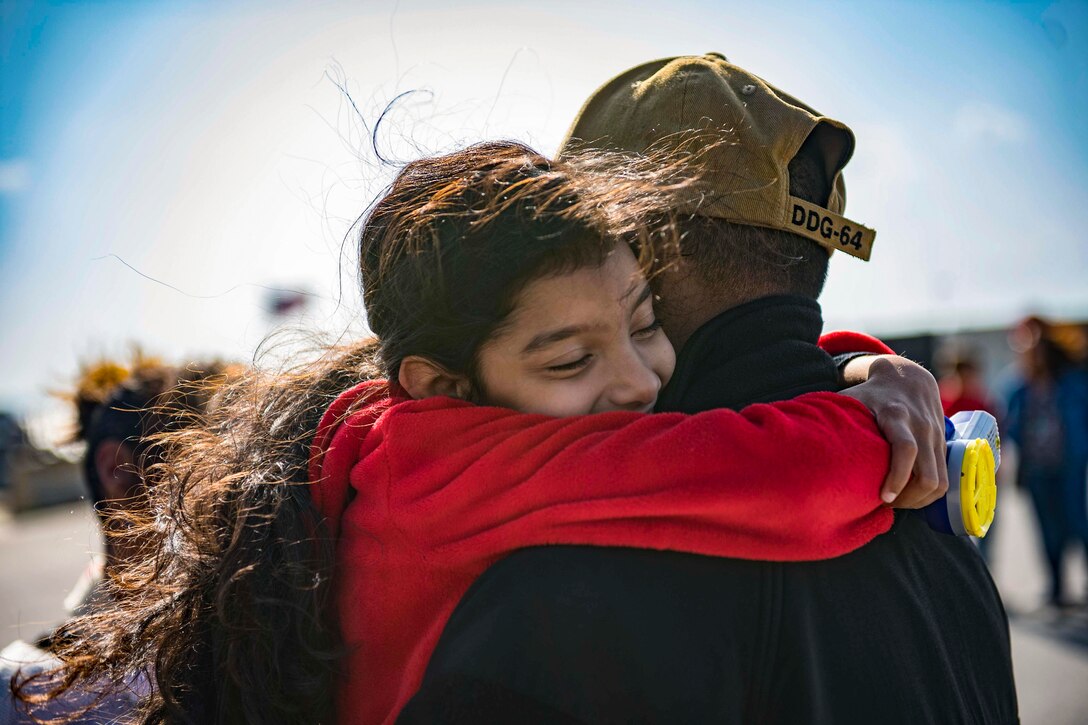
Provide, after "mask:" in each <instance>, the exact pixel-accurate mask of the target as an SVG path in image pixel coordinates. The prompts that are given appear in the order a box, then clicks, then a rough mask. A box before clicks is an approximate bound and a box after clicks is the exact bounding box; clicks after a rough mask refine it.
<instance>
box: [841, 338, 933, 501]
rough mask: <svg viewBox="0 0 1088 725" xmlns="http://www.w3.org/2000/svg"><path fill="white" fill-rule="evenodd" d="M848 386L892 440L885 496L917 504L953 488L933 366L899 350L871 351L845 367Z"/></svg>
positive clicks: (882, 495)
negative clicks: (872, 353)
mask: <svg viewBox="0 0 1088 725" xmlns="http://www.w3.org/2000/svg"><path fill="white" fill-rule="evenodd" d="M843 377H844V379H845V380H846V382H847V384H850V383H852V382H853V383H857V384H856V385H854V386H853V387H851V388H847V389H845V390H843V391H841V392H842V394H843V395H846V396H849V397H851V398H854V399H856V400H858V401H860V402H861V403H862V404H863V405H865V407H866V408H868V409H869V410H871V411H873V415H874V416H875V417H876V423H877V426H878V427H879V428H880V432H881V433H882V434H883V435H884V437H885V438H886V439H887V440H888V443H890V444H891V447H892V454H891V462H890V464H889V466H888V476H887V478H885V479H884V484H883V486H882V487H881V493H880V497H881V498H882V499H884V501H885V502H886V503H888V504H890V505H892V506H893V507H895V508H907V509H917V508H922V507H923V506H925V505H927V504H929V503H931V502H933V501H936V500H937V499H938V498H940V497H941V496H943V495H944V494H945V492H946V491H948V468H947V466H946V465H945V440H944V412H943V411H942V409H941V396H940V393H939V392H938V390H937V381H936V380H935V379H934V378H933V375H931V374H930V372H929V371H928V370H926V369H925V368H924V367H922V366H921V365H919V364H918V363H915V362H912V361H910V360H908V359H906V358H904V357H900V356H898V355H868V356H865V357H859V358H855V359H853V360H851V361H850V362H849V363H847V365H846V368H845V370H844V371H843Z"/></svg>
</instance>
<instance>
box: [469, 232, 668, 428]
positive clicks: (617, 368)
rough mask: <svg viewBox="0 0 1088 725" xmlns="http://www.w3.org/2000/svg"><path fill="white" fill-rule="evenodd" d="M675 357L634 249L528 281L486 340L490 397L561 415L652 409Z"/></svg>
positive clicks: (483, 365)
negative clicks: (597, 264) (500, 324)
mask: <svg viewBox="0 0 1088 725" xmlns="http://www.w3.org/2000/svg"><path fill="white" fill-rule="evenodd" d="M675 364H676V355H675V353H674V352H673V348H672V344H671V343H670V342H669V341H668V338H666V337H665V334H664V333H663V332H662V331H661V324H660V323H659V322H658V321H657V319H656V317H655V316H654V308H653V299H652V296H651V293H650V287H649V284H648V283H647V282H646V278H645V277H644V276H643V275H642V273H641V272H640V271H639V267H638V264H637V263H636V261H635V256H634V255H633V254H632V253H631V250H630V249H628V248H627V246H626V245H622V244H620V245H617V246H616V248H615V250H613V252H612V254H611V255H609V257H608V259H607V260H605V263H604V264H602V265H601V266H600V267H587V268H583V269H579V270H577V271H575V272H572V273H569V274H564V275H559V276H554V277H546V278H543V279H538V280H535V281H533V282H530V283H529V284H528V285H527V286H526V287H525V289H523V290H522V292H521V294H520V295H519V296H518V299H517V304H516V306H515V307H514V311H513V312H512V313H511V314H510V317H509V318H508V319H507V321H506V324H505V325H504V326H503V327H502V328H501V329H500V330H499V332H498V333H497V334H496V335H495V336H494V337H492V339H490V340H488V341H487V342H486V343H485V344H484V345H483V347H482V348H481V349H480V353H479V359H478V372H479V375H478V378H479V382H480V385H481V387H482V388H483V390H482V391H481V392H482V393H483V396H482V397H483V398H484V400H485V401H486V402H487V403H489V404H491V405H500V406H504V407H508V408H514V409H516V410H519V411H522V412H526V413H541V414H544V415H551V416H557V417H563V416H569V415H583V414H586V413H602V412H605V411H610V410H634V411H639V412H649V411H651V410H652V409H653V407H654V403H656V402H657V394H658V391H660V390H661V388H662V386H664V385H665V383H667V382H668V381H669V377H670V376H671V375H672V371H673V368H674V367H675Z"/></svg>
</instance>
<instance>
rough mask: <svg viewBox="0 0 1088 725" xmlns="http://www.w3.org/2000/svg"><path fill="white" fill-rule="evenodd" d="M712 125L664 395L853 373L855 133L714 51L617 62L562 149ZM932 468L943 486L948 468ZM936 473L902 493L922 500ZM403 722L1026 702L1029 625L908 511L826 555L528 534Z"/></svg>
mask: <svg viewBox="0 0 1088 725" xmlns="http://www.w3.org/2000/svg"><path fill="white" fill-rule="evenodd" d="M692 134H694V135H692ZM692 138H694V139H695V142H694V144H695V146H694V147H695V148H696V153H695V154H694V156H693V158H694V159H696V160H697V161H698V163H699V164H700V165H701V166H702V167H703V173H704V175H705V177H706V180H707V187H708V189H709V193H708V194H707V195H706V197H705V199H704V200H703V201H702V202H701V203H700V204H699V205H698V206H697V207H694V208H691V209H684V210H682V211H693V212H694V216H693V217H692V218H691V219H690V220H688V221H686V222H684V224H685V226H686V229H685V231H686V235H685V241H684V248H683V249H682V254H683V258H684V264H683V265H682V266H681V267H679V268H677V269H674V270H671V271H669V272H668V273H667V275H666V276H665V277H664V278H663V279H662V284H661V290H660V291H661V296H662V309H663V317H664V319H665V320H666V329H667V331H668V333H669V336H670V338H671V339H672V340H673V342H674V343H675V344H676V346H677V347H678V348H679V349H680V354H679V357H678V360H677V367H676V373H675V375H674V377H673V380H672V382H671V383H670V385H669V388H668V389H667V390H666V391H665V392H664V394H663V395H662V397H661V399H660V401H659V409H661V410H678V411H684V412H689V413H693V412H697V411H700V410H706V409H709V408H716V407H730V408H739V407H742V406H744V405H746V404H749V403H753V402H765V401H773V400H781V399H785V398H790V397H794V396H796V395H799V394H801V393H805V392H810V391H814V390H834V389H837V388H838V387H839V384H840V381H839V379H838V375H837V372H836V364H835V361H834V360H833V359H832V358H831V357H830V356H828V355H827V354H826V353H824V352H822V351H821V350H820V349H819V348H818V347H817V346H816V341H817V338H818V336H819V334H820V328H821V326H822V321H821V318H820V308H819V305H818V304H817V303H816V301H815V300H816V298H817V297H818V295H819V294H820V291H821V289H822V287H823V283H824V276H825V275H826V271H827V263H828V255H829V251H828V250H829V249H838V250H844V251H846V252H849V253H851V254H853V255H855V256H860V257H862V258H868V254H869V251H870V248H871V245H872V241H873V233H872V232H871V230H868V229H866V228H865V227H863V226H861V225H859V224H856V223H855V222H851V221H850V220H848V219H846V218H844V217H842V216H841V212H842V209H843V206H844V203H845V187H844V185H843V182H842V177H841V173H840V172H841V170H842V167H843V166H844V165H845V164H846V162H847V161H848V160H849V158H850V155H851V154H852V152H853V145H854V140H853V135H852V134H851V132H850V131H849V129H848V128H846V126H844V125H843V124H841V123H839V122H837V121H833V120H831V119H828V118H826V117H823V116H821V115H820V114H818V113H817V112H815V111H813V110H812V109H811V108H809V107H808V106H806V105H804V104H803V103H801V102H800V101H798V100H797V99H795V98H792V97H791V96H789V95H787V94H785V93H782V92H781V91H779V90H778V89H776V88H774V87H772V86H770V85H768V84H767V83H766V82H764V81H763V80H762V79H760V78H758V77H756V76H754V75H752V74H750V73H748V72H747V71H745V70H743V69H741V68H738V67H737V66H735V65H732V64H730V63H729V62H728V61H727V60H726V59H725V58H724V57H723V56H721V55H718V54H713V53H712V54H707V55H705V56H701V57H684V58H675V59H666V60H661V61H655V62H652V63H648V64H645V65H642V66H639V67H637V68H634V69H632V70H630V71H627V72H626V73H623V74H621V75H620V76H618V77H617V78H615V79H613V80H612V81H610V82H609V83H607V84H606V85H605V86H603V87H602V88H601V89H600V90H599V91H597V93H595V94H594V95H593V97H591V98H590V99H589V101H587V103H586V105H585V106H584V107H583V109H582V111H581V113H580V114H579V117H578V119H577V120H576V121H575V123H574V125H573V127H572V129H571V132H570V137H569V138H568V140H567V142H566V143H565V144H564V149H563V151H564V152H567V151H568V150H570V149H572V148H575V147H584V146H590V147H609V148H617V149H621V150H625V151H629V152H635V153H644V152H646V151H648V150H651V149H654V148H660V147H662V146H663V145H669V144H675V143H678V142H681V143H684V144H685V145H686V148H688V149H689V150H691V148H693V146H692V141H691V139H692ZM870 363H871V364H872V372H873V374H876V375H889V374H895V367H894V366H893V365H892V364H891V363H889V362H887V361H886V360H877V361H875V362H873V361H872V359H871V358H869V359H868V362H862V361H854V362H851V363H850V364H849V365H848V366H847V370H848V372H849V373H851V374H852V368H851V366H854V365H859V366H861V367H862V368H864V366H865V365H866V364H870ZM893 443H894V441H893ZM783 455H784V456H785V455H789V451H788V450H784V451H783ZM896 465H898V464H897V463H896V461H895V457H894V456H893V462H892V466H893V468H894V467H895V466H896ZM916 472H917V473H918V474H919V475H918V476H917V477H916V478H917V479H923V480H930V481H933V482H934V484H935V482H936V477H935V473H934V472H933V471H932V469H931V470H927V471H921V470H918V469H917V468H916ZM723 485H727V482H723ZM933 488H934V486H926V485H923V486H921V488H920V489H919V487H917V486H911V487H908V489H904V490H903V491H902V492H898V491H893V492H892V493H893V495H894V494H895V493H898V494H899V498H898V499H897V500H896V505H897V506H901V507H911V506H915V505H920V504H922V503H924V502H925V501H927V500H929V499H931V498H932V496H933V494H934V491H933ZM906 499H910V500H906ZM403 721H404V722H428V721H429V722H442V721H445V722H488V721H501V722H660V723H666V722H668V723H673V722H685V723H686V722H693V723H701V722H715V723H750V722H770V723H850V722H859V723H920V722H927V723H929V722H957V723H961V722H962V723H1012V722H1017V721H1018V718H1017V705H1016V693H1015V688H1014V685H1013V675H1012V665H1011V658H1010V651H1009V639H1008V623H1007V619H1006V616H1005V612H1004V609H1003V607H1002V605H1001V601H1000V599H999V597H998V594H997V591H996V589H995V588H994V585H993V582H992V580H991V579H990V577H989V574H988V572H987V570H986V567H985V565H984V564H983V563H982V560H981V558H980V557H979V556H978V553H977V552H976V551H975V549H974V547H973V546H972V544H971V543H970V542H969V541H968V540H966V539H961V538H956V537H952V536H947V535H943V534H938V533H935V532H933V531H931V530H930V529H929V528H928V527H927V526H926V524H925V523H924V522H923V520H922V519H921V517H919V516H916V515H914V514H912V513H911V512H909V511H908V512H898V513H897V516H896V521H895V524H894V526H893V527H892V529H891V531H889V532H888V533H886V534H884V535H881V536H879V537H877V538H876V539H875V540H873V541H872V542H870V543H869V544H867V545H866V546H864V547H862V548H861V549H859V550H857V551H855V552H853V553H851V554H848V555H846V556H843V557H841V558H838V559H834V560H829V561H821V562H807V563H771V562H751V561H735V560H727V559H716V558H710V557H701V556H695V555H690V554H680V553H674V552H652V551H636V550H630V549H603V548H599V549H595V548H591V547H549V548H538V549H530V550H526V551H523V552H519V553H517V554H515V555H513V556H510V557H508V558H507V559H505V560H503V561H501V562H499V563H498V564H496V565H495V566H493V567H492V568H491V569H490V570H488V572H487V573H486V574H485V575H484V576H483V577H481V578H480V579H479V580H478V581H477V582H476V584H475V585H474V587H473V588H472V589H471V590H470V591H469V592H468V593H467V594H466V595H465V597H464V599H463V600H462V602H461V603H460V605H459V607H458V609H457V611H455V612H454V615H453V616H452V617H451V619H450V620H449V622H448V623H447V626H446V629H445V630H444V633H443V637H442V640H441V642H440V643H439V646H438V648H437V650H436V651H435V653H434V655H433V657H432V659H431V663H430V666H429V669H428V673H427V676H426V678H425V681H424V683H423V686H422V688H421V690H420V692H419V693H418V694H417V696H416V698H415V700H414V701H413V702H412V703H411V704H410V705H409V707H408V709H406V710H405V712H404V715H403Z"/></svg>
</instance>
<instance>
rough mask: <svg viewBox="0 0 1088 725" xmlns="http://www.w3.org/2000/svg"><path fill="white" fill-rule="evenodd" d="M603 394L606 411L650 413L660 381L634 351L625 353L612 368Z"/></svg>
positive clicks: (629, 350)
mask: <svg viewBox="0 0 1088 725" xmlns="http://www.w3.org/2000/svg"><path fill="white" fill-rule="evenodd" d="M612 375H613V377H612V380H611V381H610V384H609V386H608V389H607V391H606V393H605V396H604V398H605V400H604V402H605V404H606V406H607V407H606V408H605V410H649V409H651V408H653V406H654V403H656V402H657V394H658V392H660V390H661V378H660V377H658V375H657V373H656V372H654V371H653V369H652V368H651V367H650V365H649V364H648V363H647V362H646V361H645V360H643V359H642V356H641V355H639V354H638V351H637V350H635V349H634V348H630V349H628V350H625V351H624V352H623V354H622V355H620V356H619V357H618V359H616V361H615V362H614V364H613V366H612Z"/></svg>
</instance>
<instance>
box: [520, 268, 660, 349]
mask: <svg viewBox="0 0 1088 725" xmlns="http://www.w3.org/2000/svg"><path fill="white" fill-rule="evenodd" d="M635 289H637V288H635V287H632V288H631V290H630V291H628V292H627V294H625V295H624V297H630V296H631V293H632V292H634V291H635ZM650 294H651V290H650V285H649V284H644V285H643V287H642V291H641V292H639V294H638V297H636V298H635V301H634V303H633V304H631V306H630V310H631V312H632V313H633V312H634V311H635V310H637V309H638V308H639V306H640V305H641V304H642V303H643V302H645V301H646V300H647V299H649V298H650ZM594 327H596V325H571V326H570V327H561V328H559V329H558V330H549V331H547V332H542V333H540V334H539V335H537V336H536V337H534V338H533V339H532V340H530V341H529V344H528V345H526V346H525V347H524V349H522V351H521V354H522V355H528V354H529V353H533V352H536V351H537V350H542V349H544V348H546V347H548V346H549V345H553V344H555V343H557V342H560V341H562V340H566V339H567V338H569V337H574V336H575V335H579V334H581V333H583V332H586V331H588V330H591V329H593V328H594Z"/></svg>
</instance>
